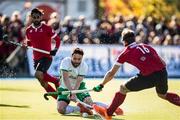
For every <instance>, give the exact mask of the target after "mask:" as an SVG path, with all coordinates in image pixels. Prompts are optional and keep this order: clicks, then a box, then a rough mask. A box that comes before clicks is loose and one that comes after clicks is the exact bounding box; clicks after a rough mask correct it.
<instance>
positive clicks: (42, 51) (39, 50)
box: [27, 46, 50, 55]
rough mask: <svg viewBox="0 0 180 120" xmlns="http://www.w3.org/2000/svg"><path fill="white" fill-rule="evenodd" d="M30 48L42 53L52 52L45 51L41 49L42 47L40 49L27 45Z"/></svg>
mask: <svg viewBox="0 0 180 120" xmlns="http://www.w3.org/2000/svg"><path fill="white" fill-rule="evenodd" d="M27 48H28V49H32V50H34V51H37V52H41V53H45V54H48V55H49V54H50V52H49V51H45V50H41V49H38V48H33V47H30V46H27Z"/></svg>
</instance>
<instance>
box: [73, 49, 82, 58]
mask: <svg viewBox="0 0 180 120" xmlns="http://www.w3.org/2000/svg"><path fill="white" fill-rule="evenodd" d="M74 54H80V55H82V56H83V55H84V51H83V50H82V49H81V48H75V49H74V50H73V52H72V55H74Z"/></svg>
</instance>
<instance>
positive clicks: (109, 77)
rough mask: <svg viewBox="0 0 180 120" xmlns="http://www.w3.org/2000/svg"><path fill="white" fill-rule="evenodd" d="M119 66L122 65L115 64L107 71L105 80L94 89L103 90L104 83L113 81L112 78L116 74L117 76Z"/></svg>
mask: <svg viewBox="0 0 180 120" xmlns="http://www.w3.org/2000/svg"><path fill="white" fill-rule="evenodd" d="M119 67H120V66H119V65H116V64H115V65H114V66H113V67H112V68H111V69H110V70H109V71H108V72H107V73H106V75H105V76H104V80H103V82H102V83H101V84H99V85H98V86H96V87H94V88H93V90H94V91H96V92H100V91H101V90H102V88H103V87H104V85H105V84H106V83H108V82H109V81H111V80H112V79H113V78H114V76H115V74H116V72H117V71H118V69H119Z"/></svg>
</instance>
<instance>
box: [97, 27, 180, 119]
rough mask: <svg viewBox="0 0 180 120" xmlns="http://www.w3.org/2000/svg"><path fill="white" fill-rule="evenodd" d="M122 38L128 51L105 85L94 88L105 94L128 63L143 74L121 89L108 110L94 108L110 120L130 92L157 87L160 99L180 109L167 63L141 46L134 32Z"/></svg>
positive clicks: (125, 51) (120, 59) (118, 62)
mask: <svg viewBox="0 0 180 120" xmlns="http://www.w3.org/2000/svg"><path fill="white" fill-rule="evenodd" d="M121 37H122V42H123V44H124V46H125V48H124V49H123V50H122V52H121V53H120V55H119V56H118V58H117V60H116V63H115V64H114V66H113V67H112V68H111V69H110V70H109V71H108V72H107V73H106V75H105V77H104V80H103V82H102V83H101V84H100V85H98V86H96V87H94V90H95V91H97V92H99V91H101V90H102V88H103V87H104V85H105V84H106V83H108V82H109V81H111V80H112V79H113V77H114V75H115V73H116V72H117V71H118V69H119V68H120V66H121V65H122V64H123V63H125V62H127V63H129V64H132V65H133V66H135V67H136V68H138V69H139V70H140V73H139V74H137V76H135V77H133V78H131V79H130V80H129V81H128V82H127V83H125V84H124V85H121V86H120V91H118V92H116V94H115V96H114V98H113V100H112V103H111V104H110V106H109V107H108V108H104V107H100V106H98V105H94V109H95V110H96V112H98V113H99V114H100V115H101V116H102V117H104V118H105V119H106V120H111V119H112V117H111V116H112V114H113V112H114V111H115V110H116V109H117V107H119V106H120V105H121V104H122V103H123V102H124V100H125V98H126V94H127V93H128V92H131V91H140V90H144V89H148V88H152V87H155V88H156V92H157V95H158V96H159V97H160V98H162V99H164V100H167V101H169V102H170V103H172V104H174V105H177V106H180V97H179V96H178V95H177V94H175V93H170V92H167V90H168V83H167V79H168V75H167V71H166V64H165V62H164V61H163V60H162V59H161V58H160V57H159V55H158V54H157V53H156V51H155V50H154V49H153V48H152V47H151V46H149V45H146V44H142V43H141V44H137V43H136V42H135V34H134V31H132V30H130V29H124V30H123V32H122V34H121Z"/></svg>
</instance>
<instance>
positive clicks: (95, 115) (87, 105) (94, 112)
mask: <svg viewBox="0 0 180 120" xmlns="http://www.w3.org/2000/svg"><path fill="white" fill-rule="evenodd" d="M76 101H77V102H79V103H80V104H82V105H84V106H85V107H87V108H89V109H91V110H92V112H93V116H94V118H95V120H103V118H102V117H101V115H99V114H98V113H97V112H96V111H95V110H94V109H93V107H92V106H91V105H89V104H87V103H85V102H82V101H80V100H79V99H78V98H76Z"/></svg>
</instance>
